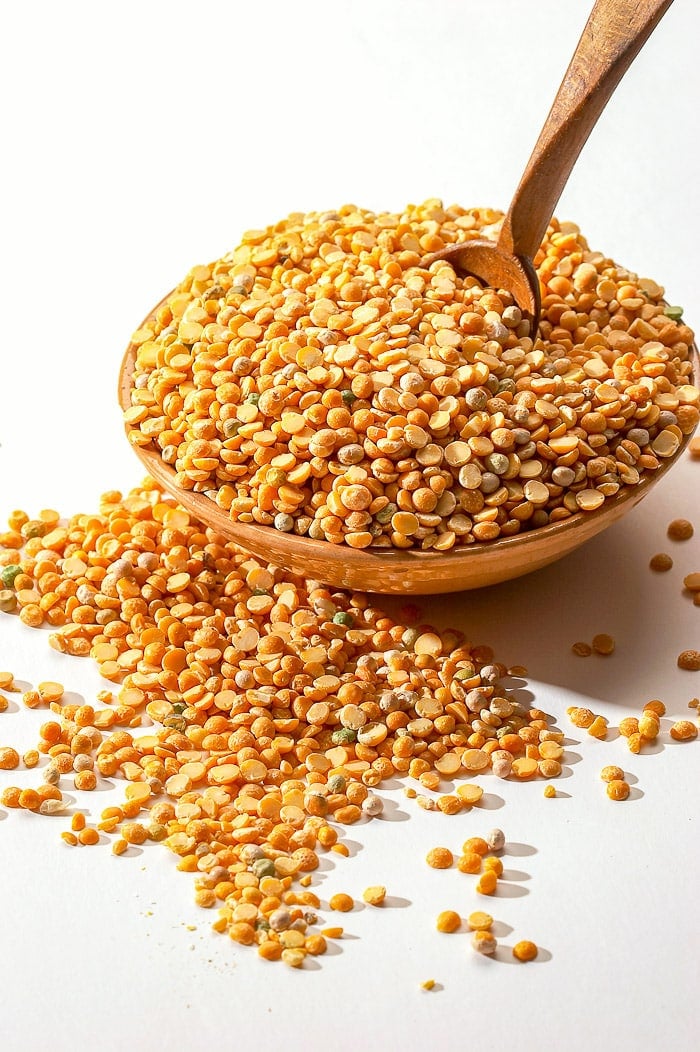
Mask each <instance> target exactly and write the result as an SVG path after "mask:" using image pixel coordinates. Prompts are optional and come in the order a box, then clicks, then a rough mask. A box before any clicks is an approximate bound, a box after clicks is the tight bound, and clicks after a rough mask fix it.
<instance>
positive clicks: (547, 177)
mask: <svg viewBox="0 0 700 1052" xmlns="http://www.w3.org/2000/svg"><path fill="white" fill-rule="evenodd" d="M672 2H673V0H596V3H595V4H594V6H593V10H592V11H591V14H590V16H589V19H588V22H587V23H586V26H585V28H584V30H583V33H582V34H581V39H580V40H579V42H578V45H577V46H576V50H575V52H574V54H573V57H572V59H571V62H570V63H569V68H568V69H567V71H566V73H565V74H564V79H563V80H562V82H561V85H560V87H559V91H558V92H557V95H556V98H555V99H554V102H553V104H552V108H551V110H550V111H549V115H548V117H547V120H546V121H545V123H544V127H543V128H542V131H541V132H540V135H539V138H538V140H537V142H536V144H535V148H534V150H533V151H532V155H531V156H530V160H529V161H528V164H527V168H526V169H525V172H524V174H523V177H522V179H521V180H520V184H519V186H518V188H517V190H516V191H515V196H514V198H513V201H512V203H511V206H510V209H509V211H508V214H507V216H506V217H505V219H504V221H503V227H502V230H501V234H500V237H499V241H498V244H499V247H500V248H502V249H503V250H504V251H506V252H509V253H511V254H513V255H515V256H526V257H527V258H528V259H532V258H533V256H534V255H535V253H536V252H537V250H538V249H539V247H540V244H541V243H542V239H543V237H544V235H545V233H546V230H547V226H548V224H549V221H550V219H551V218H552V213H553V212H554V209H555V207H556V204H557V201H558V200H559V197H560V196H561V192H562V190H563V189H564V187H565V185H566V182H567V180H568V178H569V175H570V174H571V169H572V168H573V166H574V164H575V162H576V159H577V157H578V155H579V153H580V152H581V149H582V147H583V144H584V143H585V141H586V139H587V138H588V136H589V135H590V133H591V131H592V130H593V127H594V126H595V124H596V121H597V120H598V118H599V117H600V115H601V113H602V112H603V110H604V109H605V106H606V104H607V102H608V100H609V99H610V96H611V95H612V93H613V92H614V90H615V88H616V87H617V85H618V84H619V82H620V80H621V79H622V77H623V75H624V73H625V72H626V70H627V69H628V67H629V66H630V65H631V63H632V61H633V60H634V58H635V56H636V55H637V54H638V53H639V51H640V50H641V48H642V46H643V45H644V43H645V42H646V40H647V39H648V37H649V36H650V35H651V33H652V32H653V30H654V29H655V27H656V26H657V24H658V23H659V21H660V20H661V18H662V16H663V15H664V14H665V12H666V10H667V9H668V8H669V7H670V6H671V3H672Z"/></svg>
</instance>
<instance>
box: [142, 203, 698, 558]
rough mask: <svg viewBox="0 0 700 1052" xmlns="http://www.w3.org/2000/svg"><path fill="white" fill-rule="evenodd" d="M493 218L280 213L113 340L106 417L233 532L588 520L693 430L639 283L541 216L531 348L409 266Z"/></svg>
mask: <svg viewBox="0 0 700 1052" xmlns="http://www.w3.org/2000/svg"><path fill="white" fill-rule="evenodd" d="M501 220H502V214H501V213H499V212H495V211H491V210H488V209H478V208H477V209H464V208H461V207H459V206H456V205H454V206H451V207H449V208H445V207H443V205H442V203H441V202H439V201H436V200H430V201H426V202H425V203H424V204H422V205H420V206H408V207H407V208H406V210H405V211H404V212H403V214H401V215H397V214H388V213H381V214H374V213H372V212H368V211H364V210H361V209H359V208H356V207H355V206H352V205H347V206H344V207H342V208H340V209H339V210H338V211H337V212H323V213H317V212H312V213H310V214H308V215H303V214H301V213H297V214H293V215H291V216H289V217H288V218H287V219H286V220H283V221H282V222H279V223H277V224H275V225H274V226H270V227H268V228H267V229H265V230H250V231H248V232H247V233H246V234H244V235H243V239H242V242H241V244H240V245H239V246H238V247H237V248H235V249H234V250H233V251H232V252H230V253H229V254H228V255H226V256H224V257H223V258H222V259H219V260H217V261H216V262H215V263H212V264H211V265H208V266H196V267H194V268H193V269H192V270H191V271H190V273H189V274H188V275H187V277H186V278H185V280H184V281H183V282H182V283H181V285H179V286H178V288H177V289H176V290H175V291H174V293H172V294H171V295H170V296H169V297H168V298H167V300H166V301H165V302H164V303H163V305H161V306H160V307H159V308H158V309H157V310H156V311H155V312H154V314H153V315H152V316H151V317H150V318H149V319H148V320H147V322H146V323H145V324H144V325H143V326H142V327H141V328H140V329H139V330H138V331H137V332H136V333H135V334H134V336H133V343H134V344H135V348H136V349H135V368H134V373H133V378H132V381H133V382H132V390H131V406H130V407H129V408H128V409H127V410H126V412H125V414H124V416H125V422H126V425H127V428H128V431H129V438H130V441H131V442H132V443H133V444H134V445H136V446H143V447H150V448H154V449H156V450H157V451H158V452H159V453H160V456H161V457H162V459H163V461H164V462H165V463H166V464H168V465H171V466H172V469H173V472H174V475H175V480H176V482H177V484H178V485H179V486H181V487H182V488H184V489H185V490H195V491H200V492H203V493H205V494H207V495H208V496H210V497H211V498H212V500H214V501H216V503H217V504H218V505H219V506H220V507H221V508H223V509H225V510H226V511H228V512H229V514H230V516H231V519H232V520H234V521H237V522H241V523H259V524H263V525H266V526H269V527H272V528H274V529H276V530H279V531H282V532H294V533H296V534H298V535H301V536H309V537H312V538H315V539H317V540H327V541H330V542H332V543H333V544H347V545H349V546H350V547H352V548H357V549H363V548H367V547H369V546H373V547H379V548H381V547H384V548H386V547H396V548H416V549H420V550H436V551H444V550H448V549H451V548H453V547H456V546H457V547H458V546H462V545H470V544H474V543H478V542H484V541H492V540H495V539H496V538H498V537H509V536H512V535H514V534H517V533H519V532H521V531H523V530H529V529H533V528H537V527H541V526H544V525H546V524H547V523H550V522H558V521H561V520H564V519H567V518H569V517H570V516H571V515H574V514H575V513H577V512H579V511H583V512H590V511H594V510H595V509H596V508H599V507H600V506H601V505H602V504H603V503H604V502H605V500H606V499H608V498H610V497H613V496H614V495H615V494H616V493H618V492H619V491H620V490H621V489H623V488H624V487H625V486H634V485H636V484H637V483H638V482H639V481H640V479H641V478H642V476H644V475H645V474H648V473H650V472H654V471H656V470H657V469H658V468H659V466H660V465H661V464H662V463H663V462H664V460H666V458H668V457H672V456H673V455H674V454H675V453H676V452H677V450H678V448H679V445H680V444H681V441H682V440H683V438H684V436H687V435H690V434H691V433H692V431H693V430H694V429H695V427H696V425H697V423H698V419H699V416H700V414H699V410H698V406H699V403H700V391H699V390H698V388H697V386H695V385H693V384H692V382H691V381H692V371H691V362H690V359H689V354H690V346H691V344H692V339H693V334H692V332H691V330H690V329H689V328H688V326H687V325H684V324H682V323H681V320H680V317H681V311H680V309H679V308H675V307H666V306H665V304H664V302H663V300H662V296H663V289H662V288H661V287H660V286H659V285H657V284H656V282H654V281H651V280H649V279H646V278H643V279H640V278H638V277H637V276H636V275H635V274H632V273H630V272H629V271H627V270H625V269H624V268H622V267H620V266H618V265H617V264H616V263H614V262H613V261H612V260H610V259H608V258H606V257H605V256H604V255H603V254H601V253H600V252H594V251H591V250H590V249H589V247H588V245H587V243H586V241H585V239H584V238H583V236H582V235H581V233H580V232H579V230H578V228H577V227H576V226H575V225H574V224H573V223H559V222H557V221H556V220H552V223H551V225H550V228H549V230H548V232H547V235H546V238H545V240H544V243H543V245H542V247H541V249H540V251H539V252H538V254H537V256H536V258H535V265H536V268H537V272H538V275H539V278H540V282H541V286H542V294H543V295H542V321H541V325H540V330H539V333H538V334H537V336H536V337H535V338H533V336H532V334H531V333H530V332H529V327H528V324H527V322H526V321H524V320H523V319H522V317H521V313H520V310H519V309H518V307H517V306H516V305H515V303H514V302H513V299H512V297H511V296H510V295H509V294H508V293H506V292H504V291H498V290H485V289H483V288H482V287H481V286H480V285H479V284H478V282H477V281H476V280H474V279H473V278H466V279H462V278H460V277H458V276H457V275H456V274H455V271H454V270H453V268H452V266H451V264H449V263H448V262H446V261H437V262H434V263H432V264H431V265H429V266H426V265H425V262H424V261H425V257H426V256H427V255H428V254H430V253H433V252H436V251H438V250H440V249H442V248H443V247H445V246H446V245H450V244H454V243H456V242H460V241H465V240H468V239H472V238H475V237H484V236H485V237H493V236H494V235H495V234H496V232H497V230H498V226H499V223H500V221H501Z"/></svg>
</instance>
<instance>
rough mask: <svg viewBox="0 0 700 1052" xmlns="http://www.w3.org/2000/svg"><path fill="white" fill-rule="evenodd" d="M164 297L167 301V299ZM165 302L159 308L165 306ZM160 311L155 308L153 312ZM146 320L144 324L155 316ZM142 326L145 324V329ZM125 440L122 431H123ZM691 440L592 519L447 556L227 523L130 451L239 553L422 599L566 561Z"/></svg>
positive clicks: (152, 458) (152, 460)
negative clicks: (359, 545) (360, 545)
mask: <svg viewBox="0 0 700 1052" xmlns="http://www.w3.org/2000/svg"><path fill="white" fill-rule="evenodd" d="M169 295H170V294H169ZM168 298H169V296H168V297H166V298H165V300H163V301H161V302H163V303H164V302H166V300H167V299H168ZM158 306H160V304H158ZM158 306H157V307H155V308H154V311H152V312H151V314H149V316H148V317H149V318H150V317H151V316H152V314H153V313H154V312H155V311H156V310H157V309H158ZM147 321H148V318H147V319H145V320H144V322H143V323H142V324H143V325H145V324H146V322H147ZM135 356H136V346H135V345H134V344H133V343H130V344H129V346H128V347H127V349H126V353H125V354H124V358H123V360H122V364H121V369H120V372H119V404H120V405H121V407H122V409H123V410H125V409H128V408H129V407H130V405H131V399H130V392H131V390H132V381H131V378H132V374H133V370H134V363H135ZM699 364H700V360H699V359H698V351H697V347H696V346H693V376H694V377H695V378H697V377H698V375H700V369H699ZM126 430H127V433H128V430H129V428H128V427H127V428H126ZM690 437H691V436H690V435H687V436H685V437H684V439H683V441H682V442H681V445H680V447H679V449H678V450H677V452H676V453H675V454H674V455H673V456H672V457H669V458H668V459H666V460H665V461H664V463H663V464H662V466H661V467H660V468H659V469H658V470H657V471H655V472H650V473H648V474H645V475H643V476H642V478H641V480H640V481H639V482H638V483H637V485H636V486H624V487H623V488H622V489H621V490H620V492H619V493H617V494H616V495H615V496H614V497H611V498H608V499H607V500H606V501H605V503H604V504H603V505H601V507H600V508H599V509H598V510H597V511H592V512H579V513H578V514H576V515H572V516H571V518H569V519H564V520H563V521H561V522H555V523H551V524H549V525H547V526H542V527H540V528H538V529H535V530H530V531H529V532H525V533H519V534H516V535H515V536H514V537H503V538H500V539H497V540H495V541H486V542H478V543H475V544H473V545H470V546H469V547H465V548H452V549H450V550H449V551H446V552H430V551H428V552H421V551H413V550H408V551H407V550H401V549H397V548H394V549H386V548H376V549H372V548H364V549H361V550H358V549H356V548H351V547H349V546H348V545H346V544H340V545H338V544H331V543H330V542H328V541H316V540H313V539H312V538H311V537H299V536H298V535H297V534H294V533H280V532H279V531H278V530H275V529H273V528H272V527H270V526H261V525H257V524H249V523H242V522H233V521H232V520H231V518H230V517H229V515H228V514H227V513H226V512H225V511H224V510H223V509H221V508H219V507H218V505H217V504H215V503H214V501H212V500H211V499H210V498H209V497H206V496H205V495H204V494H203V493H194V492H192V491H191V490H183V489H182V488H181V487H180V486H178V485H177V484H176V482H175V471H174V469H173V468H172V467H170V466H169V465H168V464H165V463H164V462H163V460H161V458H160V455H159V454H158V452H157V451H156V450H155V449H150V448H149V449H146V448H144V447H142V446H134V447H133V449H134V451H135V452H136V454H137V456H138V457H139V459H140V460H141V463H142V464H143V465H144V467H145V468H146V470H147V472H148V473H149V475H151V476H152V477H153V478H154V479H155V480H156V481H157V482H158V483H159V484H160V485H161V486H162V487H163V489H164V490H166V491H167V492H168V493H171V494H172V495H173V496H174V497H175V498H176V499H177V501H178V502H179V503H180V504H181V505H182V506H183V507H184V508H186V509H187V510H188V511H190V512H192V514H193V515H195V516H196V517H197V518H198V519H200V520H201V521H202V522H204V523H206V524H207V525H208V526H211V527H213V528H214V529H215V530H217V531H218V532H220V533H222V534H224V535H225V536H227V537H229V538H230V539H231V540H232V541H234V542H235V543H236V544H237V545H239V547H241V548H243V549H244V550H245V551H247V552H250V553H251V554H252V555H256V556H257V557H258V558H260V559H262V560H263V562H271V563H274V564H275V565H276V566H281V567H284V568H285V569H287V570H291V571H292V572H293V573H296V574H299V575H300V576H301V577H306V578H313V579H314V580H318V581H322V582H324V583H325V584H330V585H336V586H339V587H342V588H349V589H355V590H358V591H363V592H378V593H382V594H387V593H392V594H405V595H429V594H437V593H442V592H459V591H462V590H465V589H471V588H483V587H485V586H487V585H491V584H498V583H499V582H500V581H508V580H510V579H511V578H513V577H521V576H522V575H523V574H528V573H531V572H532V571H533V570H539V569H541V568H542V567H543V566H547V565H548V564H549V563H553V562H555V561H556V560H557V559H561V558H562V556H564V555H568V553H569V552H572V551H574V549H575V548H578V547H580V545H582V544H585V542H586V541H589V540H590V539H591V538H592V537H595V535H596V534H598V533H600V532H601V531H602V530H604V529H606V528H607V527H608V526H612V524H613V523H614V522H617V521H618V519H621V518H622V516H623V515H626V514H627V512H628V511H631V510H632V508H633V507H634V506H635V505H636V504H638V503H639V501H640V500H642V498H643V497H645V496H646V495H647V493H648V492H649V491H650V490H651V488H652V486H654V485H655V484H656V483H657V482H658V481H659V480H660V479H661V478H663V476H664V475H665V474H666V472H667V471H668V470H669V469H670V468H671V467H672V465H673V464H674V463H675V462H676V461H677V460H678V458H679V457H680V456H681V455H682V453H683V451H684V449H685V447H686V446H687V444H688V442H689V440H690Z"/></svg>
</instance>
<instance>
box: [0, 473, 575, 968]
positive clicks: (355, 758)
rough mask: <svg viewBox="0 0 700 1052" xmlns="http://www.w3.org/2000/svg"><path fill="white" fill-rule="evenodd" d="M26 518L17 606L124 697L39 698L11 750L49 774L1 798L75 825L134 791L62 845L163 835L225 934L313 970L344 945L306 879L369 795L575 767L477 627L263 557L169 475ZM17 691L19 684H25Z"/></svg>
mask: <svg viewBox="0 0 700 1052" xmlns="http://www.w3.org/2000/svg"><path fill="white" fill-rule="evenodd" d="M9 527H10V529H9V530H8V531H7V532H6V533H4V534H2V535H0V575H2V580H3V584H4V585H5V586H6V587H5V591H6V592H7V593H9V595H10V597H11V602H10V600H7V601H6V602H5V607H4V609H5V610H6V611H7V612H12V611H13V610H14V611H18V612H19V617H20V619H21V620H22V621H23V622H24V623H25V624H26V625H28V626H30V627H39V626H42V625H48V626H49V627H50V628H51V629H52V631H51V632H50V634H49V637H48V638H49V643H50V644H51V646H52V647H53V648H54V649H56V650H57V651H59V652H60V653H65V654H69V655H76V656H91V657H92V658H93V659H94V660H95V661H96V663H97V667H98V669H99V672H100V673H101V675H102V676H104V677H105V678H106V679H107V680H109V681H111V682H113V683H114V684H115V692H116V693H113V692H112V691H110V690H105V691H101V692H100V693H99V695H98V696H97V699H96V704H94V705H93V704H83V705H80V706H78V705H73V704H66V702H65V698H64V689H63V686H62V685H61V684H60V683H56V682H51V681H45V682H42V683H39V684H37V686H36V688H35V689H31V690H28V691H25V692H24V694H23V702H24V704H25V705H26V706H28V707H30V708H34V709H36V708H42V707H43V708H47V709H48V710H49V711H50V712H51V713H53V718H51V719H48V720H47V721H46V722H45V723H43V724H42V725H41V727H40V740H39V742H38V744H37V748H36V749H34V750H31V753H27V754H25V755H24V757H20V755H19V753H18V752H17V751H16V750H14V749H12V748H11V747H9V746H8V747H5V748H3V749H1V750H0V768H2V769H3V770H14V769H16V768H18V767H20V766H21V765H24V766H25V767H37V768H38V771H37V773H38V774H39V775H40V776H41V778H42V779H43V781H41V782H40V783H38V784H37V786H36V787H35V788H25V789H20V788H19V787H18V786H8V787H6V788H5V789H4V791H3V792H2V794H1V795H0V804H1V805H2V806H4V807H8V808H22V809H24V810H25V811H29V812H36V813H38V814H41V815H44V816H50V815H60V814H61V813H64V812H65V811H66V810H67V808H68V806H69V801H68V800H67V799H66V797H65V795H64V790H65V789H66V785H68V791H69V792H72V791H73V790H74V789H76V790H79V791H81V792H90V791H92V790H93V789H95V788H96V787H97V784H98V779H100V778H107V779H111V778H114V779H117V780H123V782H124V789H125V792H124V800H123V801H122V803H121V804H119V805H117V806H114V807H109V808H107V809H106V810H105V811H104V812H103V813H102V815H101V820H100V821H99V822H98V823H97V824H93V825H91V824H86V822H85V818H84V815H83V814H82V813H80V812H78V813H75V814H73V818H72V822H71V826H70V828H69V829H66V830H65V831H63V833H62V836H63V839H64V840H65V842H66V843H67V844H69V845H73V846H78V845H83V846H90V845H95V844H97V843H98V842H99V841H100V839H101V836H102V837H105V836H106V837H110V838H112V845H113V846H112V850H113V852H114V853H115V854H117V855H119V854H123V853H124V852H126V851H127V850H128V848H129V845H131V844H142V843H145V842H146V841H156V842H163V843H164V844H165V846H166V847H168V848H170V850H171V851H173V852H174V853H175V854H176V855H178V856H179V862H178V869H180V870H184V871H186V872H191V873H193V874H195V875H196V885H195V886H196V901H197V903H198V905H200V906H202V907H204V908H212V907H218V909H219V914H218V917H217V919H216V920H215V921H214V925H213V926H214V929H215V930H216V931H220V932H228V934H229V935H230V937H231V938H232V939H234V940H235V941H236V942H238V943H241V944H244V945H255V946H257V948H258V952H259V953H260V955H261V956H262V957H263V958H266V959H269V960H277V959H280V958H281V959H282V960H284V961H285V962H286V963H287V964H289V965H291V966H295V967H297V966H300V965H301V964H302V963H303V961H304V959H305V957H306V955H308V954H317V953H323V952H324V951H325V949H326V939H327V938H328V937H334V935H337V934H338V933H342V929H337V928H331V929H326V930H325V932H326V934H324V933H323V931H317V930H316V929H315V926H316V925H317V923H318V918H317V914H316V910H317V909H318V908H319V906H320V900H319V898H318V897H317V895H316V894H315V892H314V891H311V890H310V889H309V885H310V883H311V879H312V878H311V873H312V871H313V870H315V869H316V868H317V867H318V865H319V853H322V852H325V851H331V852H336V853H337V854H340V855H347V854H348V850H347V848H346V846H345V845H344V844H343V842H342V830H343V828H344V827H346V826H348V825H352V824H353V823H355V822H357V821H359V820H360V819H363V818H365V819H371V818H373V817H375V816H376V815H378V814H380V813H381V811H382V807H383V804H382V800H381V797H380V796H379V795H377V794H375V793H374V792H373V791H372V790H373V789H374V788H375V787H377V786H379V785H380V784H381V783H382V782H383V781H384V780H385V779H387V778H391V777H393V776H395V775H396V774H397V773H398V774H408V775H409V776H410V777H412V778H415V779H417V780H418V782H419V783H420V784H421V785H422V786H423V787H424V788H425V789H426V790H430V791H434V790H437V789H438V787H439V786H440V783H441V779H449V780H458V779H461V778H464V777H465V776H466V775H469V774H472V773H475V772H479V771H488V770H491V771H493V772H494V773H496V774H499V775H500V776H501V777H508V776H509V775H513V777H515V778H518V779H525V778H527V779H529V778H533V777H543V778H552V777H556V776H557V775H558V774H559V773H560V771H561V764H560V762H559V758H560V757H561V755H562V745H561V741H562V738H563V734H562V732H560V731H558V730H556V729H555V728H554V727H552V726H551V723H550V720H549V718H548V717H547V716H546V715H545V714H544V713H543V712H541V711H540V710H538V709H527V710H525V709H523V708H522V707H521V706H520V705H519V703H518V702H517V701H516V700H515V699H514V698H513V697H512V696H511V695H510V694H509V693H508V691H507V690H505V689H504V688H503V687H502V686H501V685H500V681H501V680H502V679H503V678H505V677H506V675H507V674H508V673H511V674H513V675H516V674H521V673H522V672H523V670H522V669H520V668H511V669H506V668H505V667H504V666H503V665H502V664H499V663H498V662H496V661H495V660H494V655H493V653H492V651H491V649H490V648H488V647H485V646H473V645H471V644H469V643H467V642H466V641H465V640H464V637H463V636H462V635H461V634H460V633H457V632H454V631H443V632H441V633H440V632H438V631H437V630H435V629H433V628H432V627H430V626H428V625H416V624H415V623H413V624H401V623H398V622H397V621H395V620H394V619H392V618H390V617H389V616H387V615H386V614H385V613H384V612H383V611H382V610H381V609H379V608H378V607H376V606H374V605H373V602H372V600H371V599H370V597H368V596H367V595H365V594H362V593H347V592H341V591H334V590H332V589H329V588H326V587H324V586H322V585H320V584H317V583H314V582H310V581H308V582H305V581H303V580H302V579H301V578H297V577H294V576H291V575H290V574H288V573H286V572H285V571H284V570H280V569H277V568H274V567H271V566H267V567H266V566H263V565H262V564H261V563H260V562H258V561H257V560H255V559H252V558H250V557H248V556H247V555H246V554H245V553H242V552H241V551H240V550H239V549H237V548H236V547H235V546H234V545H233V544H232V543H230V542H229V541H227V540H226V538H225V537H223V536H221V535H218V534H216V533H215V532H214V531H213V530H212V529H211V528H207V527H205V526H204V525H203V524H202V523H200V522H198V521H196V520H195V519H193V518H191V517H190V515H189V514H188V513H187V512H186V511H184V510H183V509H182V508H181V507H179V506H178V505H176V504H175V503H174V502H173V501H172V500H171V499H170V498H168V497H166V496H164V495H163V493H162V492H160V491H159V490H158V489H157V487H156V484H155V483H154V482H153V481H152V480H147V481H145V482H144V483H143V485H142V487H141V488H139V489H136V490H133V491H132V492H131V493H130V494H128V495H127V496H126V497H123V496H122V495H121V494H120V493H117V492H110V493H106V494H105V495H104V497H103V499H102V504H101V507H100V511H99V513H97V514H87V515H75V516H74V517H73V518H71V519H70V520H68V521H67V522H66V523H65V524H62V523H61V520H60V519H59V516H58V513H57V512H55V511H53V510H48V509H47V510H45V511H43V512H40V513H39V515H38V517H37V518H36V519H30V518H29V517H28V516H27V514H26V513H24V512H21V511H17V512H14V513H12V514H11V515H10V520H9ZM0 688H2V690H4V691H9V690H13V689H17V688H16V687H15V685H14V678H13V676H12V674H11V673H0ZM0 699H5V695H4V694H0ZM97 702H99V704H97ZM5 707H7V706H6V705H5ZM44 756H45V757H48V763H47V764H41V765H40V760H41V758H42V757H44ZM480 796H481V790H480V788H479V787H476V786H474V785H472V784H470V783H463V784H461V785H457V787H456V790H455V792H454V793H446V794H444V795H441V796H437V798H436V802H433V798H431V806H432V807H436V808H439V809H440V810H441V811H443V812H444V813H446V814H450V815H452V814H456V813H459V812H460V811H464V810H467V809H469V807H470V806H471V805H472V804H473V803H474V802H476V801H478V798H479V797H480ZM425 799H426V800H427V799H428V798H427V796H426V798H425ZM368 892H369V893H370V898H371V899H372V900H373V901H374V902H375V903H378V902H379V901H380V899H383V892H384V889H379V888H371V889H368ZM367 901H369V900H367ZM330 906H331V908H332V909H337V910H340V911H341V912H342V911H344V910H346V909H350V908H352V906H353V899H352V898H350V896H348V895H341V896H334V898H333V899H332V900H331V902H330Z"/></svg>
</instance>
